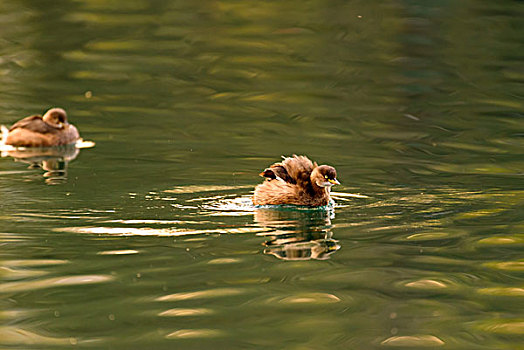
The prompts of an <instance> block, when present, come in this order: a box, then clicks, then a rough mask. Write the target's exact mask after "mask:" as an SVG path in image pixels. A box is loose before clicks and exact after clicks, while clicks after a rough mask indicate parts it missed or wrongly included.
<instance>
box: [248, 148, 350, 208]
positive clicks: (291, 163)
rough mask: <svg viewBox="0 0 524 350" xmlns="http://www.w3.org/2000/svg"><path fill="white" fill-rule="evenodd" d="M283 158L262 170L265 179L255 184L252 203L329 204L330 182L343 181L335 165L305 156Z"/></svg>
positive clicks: (332, 183) (337, 182)
mask: <svg viewBox="0 0 524 350" xmlns="http://www.w3.org/2000/svg"><path fill="white" fill-rule="evenodd" d="M282 158H283V160H282V162H280V163H275V164H273V165H271V166H270V167H269V168H266V169H265V170H264V171H263V172H261V173H260V174H259V175H260V176H262V177H265V178H266V181H264V182H263V183H261V184H259V185H257V186H256V187H255V194H254V195H253V204H254V205H282V204H292V205H305V206H310V207H318V206H324V205H327V204H328V203H329V201H330V195H329V192H330V189H331V186H333V185H339V184H340V182H339V181H338V180H337V171H336V170H335V168H333V167H332V166H329V165H318V164H317V163H316V162H312V161H311V160H309V158H308V157H306V156H297V155H293V156H292V157H282Z"/></svg>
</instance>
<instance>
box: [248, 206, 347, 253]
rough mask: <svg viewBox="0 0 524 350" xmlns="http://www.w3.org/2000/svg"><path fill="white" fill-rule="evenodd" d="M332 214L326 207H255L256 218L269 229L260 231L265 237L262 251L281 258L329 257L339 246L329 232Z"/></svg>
mask: <svg viewBox="0 0 524 350" xmlns="http://www.w3.org/2000/svg"><path fill="white" fill-rule="evenodd" d="M333 216H334V212H333V211H327V210H296V209H287V208H282V209H280V208H278V209H277V208H257V209H256V210H255V221H256V222H257V223H258V224H259V225H260V226H264V227H268V228H270V229H271V231H269V232H264V233H262V234H259V235H264V236H267V238H268V240H267V241H266V242H264V245H265V246H266V248H265V249H264V253H265V254H269V255H273V256H275V257H277V258H279V259H281V260H312V259H314V260H326V259H329V256H330V255H331V254H333V253H334V252H336V251H337V250H338V249H340V245H339V244H338V241H336V240H335V239H333V232H332V231H331V227H332V225H331V218H332V217H333Z"/></svg>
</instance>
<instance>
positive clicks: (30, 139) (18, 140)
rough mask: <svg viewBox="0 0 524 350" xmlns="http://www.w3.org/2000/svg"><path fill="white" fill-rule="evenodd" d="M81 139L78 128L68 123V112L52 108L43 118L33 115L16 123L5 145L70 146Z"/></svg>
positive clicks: (10, 130)
mask: <svg viewBox="0 0 524 350" xmlns="http://www.w3.org/2000/svg"><path fill="white" fill-rule="evenodd" d="M79 138H80V135H79V134H78V130H77V129H76V127H75V126H74V125H72V124H69V123H68V122H67V114H66V112H65V111H64V110H63V109H62V108H52V109H50V110H48V111H47V112H46V113H45V114H44V116H43V117H41V116H39V115H33V116H31V117H27V118H24V119H22V120H19V121H18V122H16V123H15V124H14V125H13V126H12V127H11V128H10V129H9V132H8V133H7V136H6V137H5V142H4V143H5V144H6V145H11V146H15V147H52V146H60V145H68V144H71V143H74V142H76V141H77V140H78V139H79Z"/></svg>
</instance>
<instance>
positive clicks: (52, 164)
mask: <svg viewBox="0 0 524 350" xmlns="http://www.w3.org/2000/svg"><path fill="white" fill-rule="evenodd" d="M79 153H80V148H78V147H77V146H76V145H74V144H73V145H67V146H60V147H46V148H13V149H9V150H3V151H2V153H1V155H2V157H12V158H13V159H14V160H15V161H16V162H23V163H27V164H29V168H30V169H36V168H41V169H43V170H45V173H44V174H43V177H44V178H45V182H46V184H48V185H58V184H61V183H65V182H66V181H67V165H68V163H69V162H71V161H73V160H74V159H75V158H76V157H77V156H78V154H79Z"/></svg>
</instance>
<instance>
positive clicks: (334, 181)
mask: <svg viewBox="0 0 524 350" xmlns="http://www.w3.org/2000/svg"><path fill="white" fill-rule="evenodd" d="M328 181H329V182H331V183H332V184H333V185H340V182H338V180H337V179H329V180H328Z"/></svg>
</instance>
